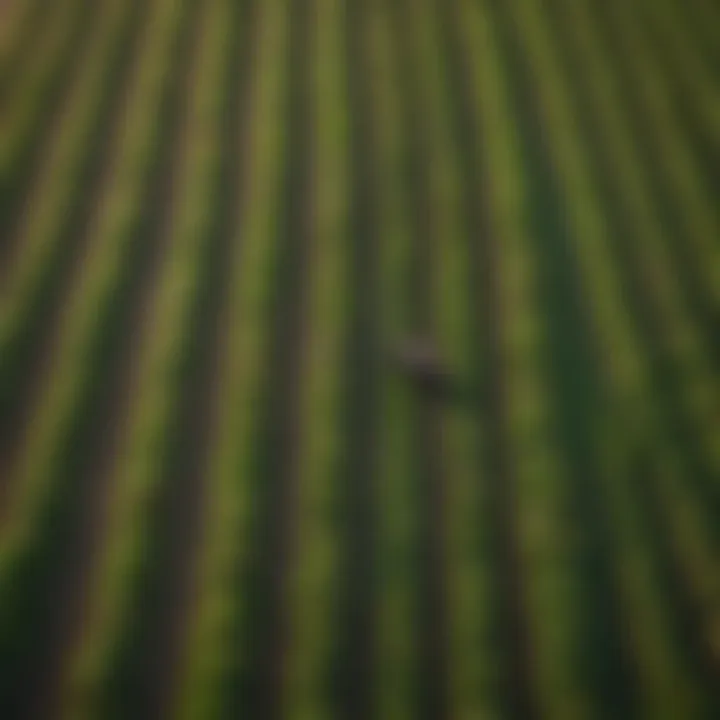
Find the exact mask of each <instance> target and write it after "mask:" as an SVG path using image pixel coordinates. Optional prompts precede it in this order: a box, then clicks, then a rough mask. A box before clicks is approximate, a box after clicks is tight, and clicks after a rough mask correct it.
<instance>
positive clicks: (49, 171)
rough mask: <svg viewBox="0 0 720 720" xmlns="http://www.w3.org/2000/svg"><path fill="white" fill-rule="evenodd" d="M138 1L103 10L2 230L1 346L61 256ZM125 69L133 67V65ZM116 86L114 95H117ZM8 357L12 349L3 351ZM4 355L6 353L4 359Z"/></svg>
mask: <svg viewBox="0 0 720 720" xmlns="http://www.w3.org/2000/svg"><path fill="white" fill-rule="evenodd" d="M134 4H135V3H134V2H129V3H109V4H106V5H102V4H101V7H100V9H99V11H98V13H99V18H98V20H97V22H98V25H97V27H95V28H94V32H93V33H92V35H91V37H90V38H89V39H88V42H87V43H86V44H83V46H82V50H81V56H80V58H79V66H80V67H79V69H78V73H77V75H76V76H75V77H74V78H73V82H72V83H71V85H70V87H69V88H67V90H66V92H65V93H64V100H63V102H64V108H63V111H62V112H60V113H58V116H57V122H56V123H55V124H54V127H53V128H52V130H51V132H50V133H49V134H50V135H51V137H50V138H49V139H48V143H47V144H46V147H45V151H44V152H43V157H42V160H41V164H40V166H39V168H38V172H37V173H36V176H35V177H34V179H33V182H32V183H31V184H30V185H29V187H28V191H27V193H26V195H25V196H22V195H21V196H18V197H17V198H16V199H17V200H18V202H17V205H16V207H15V208H14V209H13V211H14V212H15V213H16V215H17V222H16V223H13V222H12V221H11V220H10V219H9V218H7V219H6V221H7V224H6V225H5V228H4V230H3V236H4V237H3V241H2V242H3V245H4V248H3V250H1V251H0V252H1V253H2V255H1V257H2V258H3V265H2V269H0V280H1V281H2V283H1V289H0V343H1V344H2V345H0V347H3V350H5V348H4V346H6V344H7V343H8V342H9V340H10V338H12V337H13V336H14V335H16V334H17V332H18V326H20V327H22V326H23V324H24V323H25V321H26V317H27V312H28V308H29V307H30V306H31V298H32V297H33V293H37V288H38V286H39V285H40V284H41V279H42V278H43V277H44V276H46V275H47V273H48V270H49V267H48V265H49V263H50V262H51V259H52V258H53V257H55V255H57V252H58V246H59V245H60V238H61V237H62V236H63V234H62V231H63V228H64V227H65V225H66V223H67V218H68V215H70V213H69V212H68V209H69V208H71V207H73V203H77V202H78V200H79V198H80V197H82V196H81V195H80V191H81V190H85V192H87V189H86V188H85V187H84V186H83V183H82V172H83V168H84V167H86V166H87V165H88V164H89V163H90V162H91V161H92V158H91V157H88V156H89V155H90V156H91V155H92V154H93V153H97V152H98V148H97V147H96V146H95V145H94V144H93V143H92V142H89V140H91V139H92V138H93V137H94V132H93V131H94V130H95V126H96V124H97V123H98V121H99V119H100V117H101V116H102V111H103V109H104V105H107V96H108V87H107V83H108V82H109V81H112V79H113V71H114V70H115V67H116V66H117V57H118V56H120V55H121V53H122V50H121V47H122V44H123V43H128V26H129V24H130V22H131V19H132V17H133V14H134V13H133V10H134V7H133V6H134ZM127 64H130V62H128V63H127ZM114 90H115V88H114V84H113V85H111V90H110V92H111V93H112V92H114ZM5 352H6V351H5ZM5 352H2V354H3V356H4V355H5Z"/></svg>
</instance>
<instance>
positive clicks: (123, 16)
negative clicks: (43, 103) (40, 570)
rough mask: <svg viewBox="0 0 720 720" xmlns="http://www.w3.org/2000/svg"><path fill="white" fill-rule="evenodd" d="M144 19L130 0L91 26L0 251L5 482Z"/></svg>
mask: <svg viewBox="0 0 720 720" xmlns="http://www.w3.org/2000/svg"><path fill="white" fill-rule="evenodd" d="M117 7H119V8H122V7H125V5H124V4H120V5H117ZM144 7H145V9H146V10H147V11H149V8H150V6H148V5H145V6H144ZM142 19H143V10H141V8H140V5H137V6H135V7H133V8H132V10H131V11H129V12H128V13H122V12H120V13H118V14H117V15H113V14H111V13H109V14H108V17H106V18H105V21H106V22H105V23H104V27H102V26H101V27H100V28H98V34H97V35H96V36H94V39H97V41H98V43H99V44H98V45H95V46H94V47H91V49H92V50H94V51H95V52H96V58H95V59H94V60H93V58H92V56H91V55H90V56H88V58H86V60H87V61H88V62H87V66H86V67H87V69H88V73H87V74H86V75H85V77H84V80H85V81H87V82H85V84H84V85H83V86H82V88H78V92H76V93H74V94H73V97H72V99H71V103H70V107H71V109H70V111H69V112H68V113H67V116H66V122H65V123H64V125H63V126H61V127H60V128H58V131H59V135H58V138H57V143H56V145H55V146H54V148H53V149H52V150H51V152H50V155H49V157H48V158H47V163H46V165H45V166H44V169H43V173H42V174H41V176H40V177H39V178H38V187H37V196H33V198H32V201H31V202H30V205H29V206H28V208H27V212H26V215H25V219H24V222H23V223H22V226H21V227H19V228H18V232H17V234H16V236H15V237H14V238H13V239H12V244H13V245H14V246H15V248H16V250H17V257H15V258H13V259H12V260H13V261H11V258H10V257H9V256H8V257H6V264H5V265H4V266H3V270H2V271H0V275H3V273H6V275H4V279H5V282H2V281H1V280H0V284H2V286H3V293H2V298H1V299H0V424H1V425H2V427H3V428H5V432H4V433H2V435H3V439H2V441H0V475H4V476H5V477H6V478H7V477H8V476H9V475H11V474H12V466H13V463H14V460H15V459H16V458H17V457H18V455H19V454H20V447H21V445H22V438H23V435H24V429H25V421H24V419H25V418H27V417H29V416H30V415H31V414H32V412H33V409H34V406H35V403H36V401H37V399H38V398H39V397H41V396H42V394H43V392H44V391H45V389H46V388H45V386H44V384H43V378H42V375H43V371H44V369H45V368H46V367H49V366H50V365H51V364H52V359H51V358H52V356H53V354H54V350H55V347H56V341H57V335H58V333H57V331H58V329H59V327H60V323H59V322H58V318H59V317H60V316H61V314H62V308H63V306H64V304H65V302H66V300H67V298H68V297H69V296H70V295H71V294H72V292H73V289H74V284H75V280H76V279H77V272H81V271H82V265H83V263H82V259H83V251H84V250H85V249H86V248H87V246H88V245H89V244H90V243H91V242H92V241H93V240H94V238H93V236H92V232H91V231H90V230H91V227H92V222H93V216H94V213H96V212H97V210H98V207H99V206H100V202H99V200H100V198H101V197H102V194H103V192H104V190H105V187H106V186H107V184H108V183H109V182H110V177H111V174H112V171H113V170H114V167H113V165H112V162H113V160H114V158H115V157H116V155H117V148H116V145H117V143H118V142H119V138H120V137H121V136H122V130H121V126H122V119H123V117H124V114H125V107H124V102H125V93H126V91H127V89H128V85H129V83H130V80H131V78H132V76H133V62H132V57H131V51H132V49H134V47H135V43H136V42H139V40H140V38H141V37H142V32H141V31H140V25H141V21H142ZM100 22H101V23H102V20H101V21H100ZM101 31H102V32H101ZM90 45H91V46H92V45H94V44H93V43H91V44H90ZM15 261H16V262H15ZM2 489H3V490H4V489H5V486H4V485H3V488H2Z"/></svg>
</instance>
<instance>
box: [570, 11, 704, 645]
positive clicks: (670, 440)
mask: <svg viewBox="0 0 720 720" xmlns="http://www.w3.org/2000/svg"><path fill="white" fill-rule="evenodd" d="M583 10H584V7H583V6H582V4H577V3H576V4H573V9H569V8H568V9H567V15H566V16H565V17H566V18H567V19H568V21H572V22H571V23H570V22H568V26H567V28H566V34H567V36H568V37H570V36H571V35H572V36H573V37H574V38H577V40H578V43H577V44H576V45H575V46H574V48H573V50H574V55H575V57H576V58H578V59H580V62H578V63H577V67H580V68H583V69H584V70H585V73H584V75H583V76H582V82H583V85H584V87H586V88H588V89H589V90H590V91H591V92H595V93H597V96H596V97H597V102H596V103H595V107H596V110H597V112H598V113H599V112H601V111H600V109H599V108H600V107H601V106H602V107H608V106H611V105H612V98H611V97H609V96H608V95H603V94H602V93H601V92H600V91H601V90H602V87H603V85H602V84H601V80H602V79H603V77H604V79H605V81H606V82H608V81H609V80H610V78H608V77H607V76H602V75H601V71H602V68H604V67H605V66H604V65H603V64H602V62H601V59H600V57H599V55H598V54H597V53H598V47H597V44H596V40H597V38H596V36H595V35H594V34H593V30H592V29H591V28H592V25H591V22H590V19H589V17H588V15H587V13H585V12H583ZM593 51H594V52H595V53H596V54H595V55H594V56H590V57H588V56H587V55H586V53H591V52H593ZM593 73H595V75H594V76H593ZM605 87H607V86H605ZM603 125H604V126H605V127H608V126H611V125H613V124H612V123H611V122H610V121H609V120H607V121H604V122H603ZM617 143H618V144H620V139H618V141H617ZM609 144H612V143H611V142H609ZM621 147H622V145H621ZM610 152H611V151H610V149H608V150H607V151H606V154H608V155H609V154H610ZM648 391H649V389H648ZM653 395H655V396H656V397H649V398H646V400H645V403H644V406H645V407H646V408H647V410H646V413H645V415H646V418H647V419H646V420H644V421H643V423H642V426H643V427H647V428H650V429H651V431H650V432H651V437H652V439H651V440H648V438H643V440H642V442H648V441H649V442H651V445H652V448H653V453H654V455H655V457H656V460H655V466H656V467H658V473H657V476H656V477H657V480H658V486H657V488H656V489H657V491H658V493H659V495H660V497H661V498H665V499H666V500H667V501H668V503H667V504H666V506H665V509H666V512H667V513H668V515H667V518H666V519H667V522H668V523H669V528H675V531H672V530H669V532H668V537H669V541H668V542H669V545H670V547H672V546H673V544H674V542H673V541H674V540H676V541H677V542H678V543H679V544H680V545H679V547H678V548H677V551H678V552H679V554H680V556H682V557H684V558H686V560H687V563H685V564H684V567H685V572H683V573H682V574H683V575H684V578H683V580H684V584H687V586H688V588H689V590H690V592H691V593H692V594H697V595H698V599H697V602H699V603H700V605H701V606H702V607H703V610H702V612H701V613H700V614H702V615H705V614H706V613H707V614H709V617H708V618H706V619H704V620H703V621H702V623H703V625H704V624H705V623H707V626H708V628H710V629H709V630H708V632H709V633H710V634H711V635H713V634H715V633H716V632H717V631H716V630H712V628H713V627H714V626H715V623H716V620H715V619H714V617H713V614H714V612H715V611H713V610H711V609H710V607H709V606H711V605H712V601H710V600H709V597H711V596H712V593H713V591H712V590H711V589H710V587H711V586H712V584H713V578H714V577H715V575H716V574H717V572H716V564H717V560H716V559H713V558H714V557H716V544H717V543H716V539H715V534H714V531H713V528H714V527H715V522H716V519H717V514H716V512H715V510H714V506H713V505H712V502H708V501H707V498H706V496H705V494H704V492H697V491H696V489H695V488H696V487H697V486H696V482H698V481H699V482H701V483H702V479H694V481H693V478H692V477H691V476H692V474H693V472H694V470H693V467H692V466H689V465H688V464H687V461H686V458H683V457H682V453H681V449H682V446H680V447H678V446H679V443H678V439H677V438H675V437H673V431H672V425H670V427H668V423H667V422H666V421H664V419H663V418H664V417H665V416H666V415H667V413H665V414H664V413H663V407H662V398H661V397H657V394H656V393H653ZM669 412H672V409H669ZM659 468H662V470H660V469H659ZM683 477H684V478H685V479H684V480H681V478H683ZM670 498H673V499H672V501H670ZM661 502H662V500H661ZM673 509H675V510H676V511H677V516H675V515H674V512H673ZM680 548H682V551H680ZM681 565H682V563H681ZM701 597H702V598H704V599H703V600H700V598H701ZM693 614H696V613H693Z"/></svg>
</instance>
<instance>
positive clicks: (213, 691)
mask: <svg viewBox="0 0 720 720" xmlns="http://www.w3.org/2000/svg"><path fill="white" fill-rule="evenodd" d="M288 27H289V26H288V9H287V3H286V2H285V1H284V0H271V1H268V2H263V3H262V4H261V11H260V14H259V20H258V26H257V30H256V33H255V34H256V37H257V40H255V41H254V43H255V47H256V48H257V55H256V57H255V58H254V59H253V61H252V64H253V68H254V72H253V76H252V80H251V83H252V84H251V88H250V94H251V103H250V107H251V108H252V116H251V119H250V125H249V130H248V133H249V134H248V137H247V140H246V142H245V147H246V148H247V149H248V160H247V165H246V166H244V175H245V179H244V181H243V182H242V183H241V187H243V188H245V189H246V193H247V194H245V195H244V196H243V197H241V198H238V204H239V208H240V214H241V217H242V218H244V228H243V232H242V237H240V236H239V237H238V239H237V244H238V252H237V254H236V255H235V258H234V260H233V270H232V277H233V278H234V281H233V282H232V283H231V297H230V308H231V315H230V318H231V323H230V324H231V329H230V337H229V339H228V345H227V355H226V357H225V358H224V361H223V368H222V371H221V379H220V392H221V397H223V398H224V401H223V404H222V415H221V418H220V423H219V426H218V431H217V433H216V437H215V442H214V447H213V449H212V452H211V458H212V463H211V467H210V469H209V471H208V490H207V492H208V503H207V508H208V509H207V515H206V517H205V520H204V523H203V527H204V528H205V533H206V534H205V537H204V541H203V548H202V552H201V555H200V557H201V564H200V572H199V575H198V588H199V599H198V606H197V613H196V615H195V616H194V617H192V618H191V619H190V633H189V637H190V642H189V646H188V650H187V658H188V668H187V676H186V681H185V682H184V683H183V685H182V687H181V689H180V693H179V695H180V702H179V707H180V711H179V712H180V715H181V717H183V718H193V719H194V718H197V719H198V720H200V719H202V720H206V719H211V718H217V717H224V716H225V711H226V707H225V705H224V702H225V701H226V698H225V697H223V695H222V692H221V688H223V687H224V683H225V682H226V681H227V679H228V675H229V674H230V673H232V672H233V668H235V667H242V666H243V665H244V664H245V663H246V662H247V658H246V657H245V656H244V655H243V648H242V647H238V646H237V645H235V644H231V642H232V641H233V640H234V639H236V638H237V637H238V634H237V632H236V630H235V628H236V624H237V621H238V618H243V617H244V612H243V605H244V599H243V597H242V596H240V597H238V596H237V594H236V592H235V591H236V586H235V578H237V577H238V576H241V577H242V576H244V575H246V573H243V569H245V568H246V567H247V563H248V561H249V557H248V552H247V551H248V531H249V527H250V523H251V522H252V518H251V517H250V512H249V511H250V510H251V504H250V493H251V492H252V481H253V477H252V475H251V470H250V467H249V462H250V459H251V455H252V447H251V444H252V440H253V431H254V429H255V422H256V419H257V407H258V405H257V401H258V397H259V395H258V394H259V392H261V390H262V388H263V387H264V386H265V383H266V379H267V368H266V363H265V351H266V346H267V342H268V338H269V333H270V326H269V324H268V322H267V308H268V303H269V299H270V297H271V295H272V280H273V276H272V272H271V271H272V267H273V265H274V262H275V255H276V252H277V249H278V248H277V242H276V239H277V232H276V224H277V221H278V218H277V210H276V199H277V192H278V190H279V187H280V182H281V173H280V171H281V159H282V158H281V151H282V147H283V129H284V126H283V117H282V114H281V113H280V112H278V108H279V107H281V106H282V102H281V101H282V97H283V93H284V91H285V85H286V82H285V80H286V75H287V67H286V66H287V62H286V60H285V58H286V54H287V47H288ZM247 630H248V629H247V628H243V633H242V635H243V636H245V635H246V634H247Z"/></svg>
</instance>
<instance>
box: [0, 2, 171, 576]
mask: <svg viewBox="0 0 720 720" xmlns="http://www.w3.org/2000/svg"><path fill="white" fill-rule="evenodd" d="M179 20H180V13H179V12H178V11H177V6H175V5H174V4H173V3H172V2H171V0H168V1H167V2H159V3H158V4H157V5H156V6H154V15H153V24H154V25H155V28H156V30H155V32H154V33H153V34H152V35H151V34H148V35H147V36H146V38H145V40H146V43H145V46H144V48H143V49H142V50H141V52H142V53H143V59H144V62H142V63H140V65H139V73H138V77H136V78H135V80H134V83H133V87H132V92H131V96H130V98H129V103H128V109H127V116H126V123H125V126H124V133H123V137H122V139H121V140H120V142H119V143H118V149H119V152H120V153H121V158H122V159H121V160H120V161H119V162H118V166H117V170H116V173H115V175H114V176H113V182H112V183H110V185H109V187H108V188H107V192H106V193H105V194H104V195H103V197H102V198H101V203H102V205H101V207H100V208H99V210H98V214H97V217H96V225H95V227H94V228H93V232H94V233H95V235H96V237H97V241H96V242H94V243H93V244H92V250H91V252H90V253H89V254H88V257H87V258H86V261H85V265H84V268H83V273H82V275H81V279H80V282H78V284H77V286H76V288H75V292H74V293H73V295H72V297H71V298H70V299H69V301H68V303H67V307H66V308H65V312H64V313H63V314H62V319H61V322H62V328H61V330H60V342H59V348H58V353H57V357H56V359H55V362H54V363H53V366H52V368H51V378H50V381H49V383H48V392H47V393H46V394H45V396H44V397H43V398H42V402H41V403H40V404H39V407H38V409H37V412H36V413H35V414H34V416H33V418H32V419H31V422H30V425H29V428H28V438H27V442H26V447H25V448H24V453H23V457H22V459H21V462H20V464H19V467H18V472H17V475H16V477H15V478H14V480H13V496H12V498H11V502H9V503H7V505H6V506H5V507H4V508H3V510H4V511H5V513H6V514H5V518H6V522H5V525H4V527H3V535H2V538H1V539H0V576H1V577H11V575H7V576H6V575H5V573H10V574H11V573H12V572H14V570H13V566H14V565H15V564H16V563H17V562H22V557H23V555H24V554H26V553H27V552H28V551H29V549H30V548H31V547H32V545H33V542H34V538H35V537H36V534H37V532H38V530H39V529H40V526H39V525H38V523H41V522H42V518H43V513H44V512H45V511H46V510H47V507H46V506H47V503H48V501H49V500H50V499H51V498H52V496H53V493H54V492H55V491H56V488H55V487H53V480H54V479H56V473H54V472H53V468H54V465H55V462H56V460H57V459H58V458H59V457H60V456H61V453H62V445H63V442H64V437H65V435H66V433H67V432H68V431H69V430H70V429H71V428H72V425H73V423H74V422H75V413H76V412H77V408H78V404H79V403H80V402H81V399H82V393H83V391H84V382H85V377H86V368H85V363H86V362H87V361H88V360H89V358H90V357H91V355H92V353H93V351H94V346H95V344H96V342H97V338H98V337H99V336H100V335H101V331H102V320H103V317H105V316H106V315H107V313H111V311H112V307H113V303H114V300H115V295H116V293H117V291H118V282H120V280H121V278H122V271H123V264H124V263H123V260H124V259H125V254H126V252H127V250H128V244H129V239H128V237H127V233H128V232H129V231H130V230H131V229H132V228H133V223H134V221H135V220H136V219H137V215H138V213H139V212H140V201H141V199H142V198H141V192H142V190H143V180H144V179H145V176H146V173H147V172H148V164H149V162H150V161H151V159H152V152H151V150H152V147H153V143H154V141H155V139H156V138H155V133H156V132H157V127H156V126H155V122H156V118H157V115H156V111H157V106H156V104H155V103H157V102H158V101H159V98H160V96H161V90H162V88H163V85H164V83H165V82H166V81H167V78H166V73H167V71H168V66H167V62H168V61H169V60H170V57H171V53H170V50H171V47H172V40H173V37H174V35H175V33H176V31H177V30H178V29H179V27H178V25H179ZM153 100H155V103H154V102H153ZM3 587H4V588H5V587H8V586H6V585H4V584H3Z"/></svg>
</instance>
